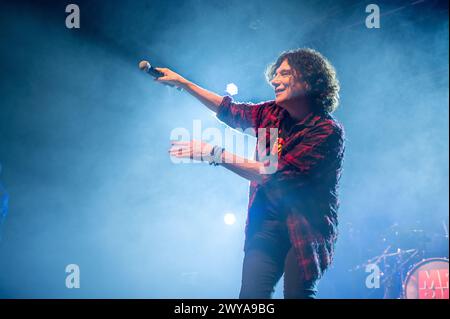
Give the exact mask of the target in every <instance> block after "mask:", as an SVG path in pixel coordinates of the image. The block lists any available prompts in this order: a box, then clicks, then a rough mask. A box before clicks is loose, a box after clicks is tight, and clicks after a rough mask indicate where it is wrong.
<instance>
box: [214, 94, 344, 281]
mask: <svg viewBox="0 0 450 319" xmlns="http://www.w3.org/2000/svg"><path fill="white" fill-rule="evenodd" d="M217 117H218V119H219V120H221V121H223V122H224V123H225V124H227V125H228V126H230V127H232V128H240V129H243V130H245V129H248V128H253V129H255V130H256V136H257V138H259V137H258V134H257V133H258V131H257V130H258V128H266V129H267V130H266V132H267V133H266V134H269V130H268V128H277V129H278V134H279V140H280V139H281V140H282V141H283V144H282V145H281V149H280V148H279V147H277V148H276V150H277V151H279V157H278V166H277V171H276V172H275V173H274V174H267V175H264V178H263V182H262V183H257V182H254V181H252V182H251V183H250V192H249V204H248V215H247V222H246V228H245V233H246V245H247V242H248V239H249V238H250V237H251V233H252V231H253V229H255V227H254V224H256V221H257V220H258V219H261V216H258V214H261V211H262V210H261V209H260V208H261V207H264V206H265V205H271V207H274V208H275V209H276V210H277V211H278V212H279V214H280V216H282V220H283V221H284V222H286V225H287V228H288V231H289V238H290V241H291V244H292V245H293V247H294V250H295V252H296V257H297V261H298V265H299V267H300V268H301V269H302V273H303V274H304V279H305V280H311V279H317V278H320V277H321V276H322V274H323V272H324V271H325V270H326V269H327V268H328V266H329V265H330V263H331V261H332V258H333V252H334V244H335V242H336V237H337V225H338V221H337V211H338V207H339V202H338V196H337V188H338V182H339V178H340V175H341V170H342V161H343V155H344V131H343V128H342V126H341V125H340V124H339V123H338V122H337V121H336V120H335V119H334V118H333V117H332V116H331V115H330V114H328V113H322V114H316V113H310V114H308V115H307V116H306V117H305V118H304V119H302V120H301V121H300V122H295V121H293V120H292V118H291V117H290V116H289V114H288V112H287V111H286V110H284V109H283V108H281V107H279V106H278V105H276V104H275V102H274V101H268V102H263V103H259V104H251V103H235V102H233V101H232V99H231V98H230V97H228V96H226V97H225V98H224V99H223V101H222V103H221V105H220V106H219V109H218V112H217ZM269 142H270V140H269V139H268V138H266V149H265V150H259V149H258V147H257V150H256V159H257V160H258V157H259V155H258V154H262V153H261V152H266V154H267V153H268V152H270V143H269Z"/></svg>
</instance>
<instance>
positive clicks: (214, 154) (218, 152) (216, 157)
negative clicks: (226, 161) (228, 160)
mask: <svg viewBox="0 0 450 319" xmlns="http://www.w3.org/2000/svg"><path fill="white" fill-rule="evenodd" d="M224 151H225V148H223V147H220V146H217V145H215V146H214V147H213V149H212V150H211V154H210V158H209V165H214V166H217V165H219V164H220V163H222V154H223V152H224Z"/></svg>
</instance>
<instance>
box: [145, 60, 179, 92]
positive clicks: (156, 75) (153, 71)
mask: <svg viewBox="0 0 450 319" xmlns="http://www.w3.org/2000/svg"><path fill="white" fill-rule="evenodd" d="M139 69H141V70H142V71H144V72H145V73H148V74H150V75H151V76H153V77H154V78H155V79H157V78H160V77H162V76H164V73H162V72H161V71H158V70H156V69H155V68H154V67H152V65H151V64H150V62H148V61H145V60H142V61H141V62H139ZM164 84H166V85H168V86H171V87H174V86H175V85H173V84H167V83H164ZM177 90H178V91H183V89H182V88H180V87H177Z"/></svg>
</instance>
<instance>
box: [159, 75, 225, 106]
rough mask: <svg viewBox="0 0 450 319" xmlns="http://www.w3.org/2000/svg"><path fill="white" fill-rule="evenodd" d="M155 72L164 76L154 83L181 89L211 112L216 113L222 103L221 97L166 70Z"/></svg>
mask: <svg viewBox="0 0 450 319" xmlns="http://www.w3.org/2000/svg"><path fill="white" fill-rule="evenodd" d="M156 70H158V71H160V72H162V73H164V76H162V77H159V78H156V79H155V81H157V82H161V83H163V84H171V85H175V86H177V87H179V88H182V89H183V90H185V91H186V92H188V93H189V94H191V95H192V96H193V97H195V98H196V99H198V100H199V101H200V102H201V103H202V104H204V105H205V106H207V107H208V108H209V109H210V110H211V111H213V112H214V113H217V110H218V108H219V105H220V103H222V100H223V96H220V95H218V94H215V93H213V92H211V91H208V90H206V89H204V88H202V87H200V86H198V85H197V84H195V83H192V82H191V81H188V80H186V79H185V78H184V77H182V76H181V75H179V74H178V73H176V72H174V71H172V70H170V69H167V68H156Z"/></svg>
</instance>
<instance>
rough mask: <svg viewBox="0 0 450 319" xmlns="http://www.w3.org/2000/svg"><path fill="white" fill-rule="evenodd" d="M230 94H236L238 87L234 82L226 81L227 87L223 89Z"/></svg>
mask: <svg viewBox="0 0 450 319" xmlns="http://www.w3.org/2000/svg"><path fill="white" fill-rule="evenodd" d="M225 91H226V92H227V93H228V94H230V95H231V96H233V95H236V94H238V87H237V85H236V84H234V83H228V84H227V89H226V90H225Z"/></svg>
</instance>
